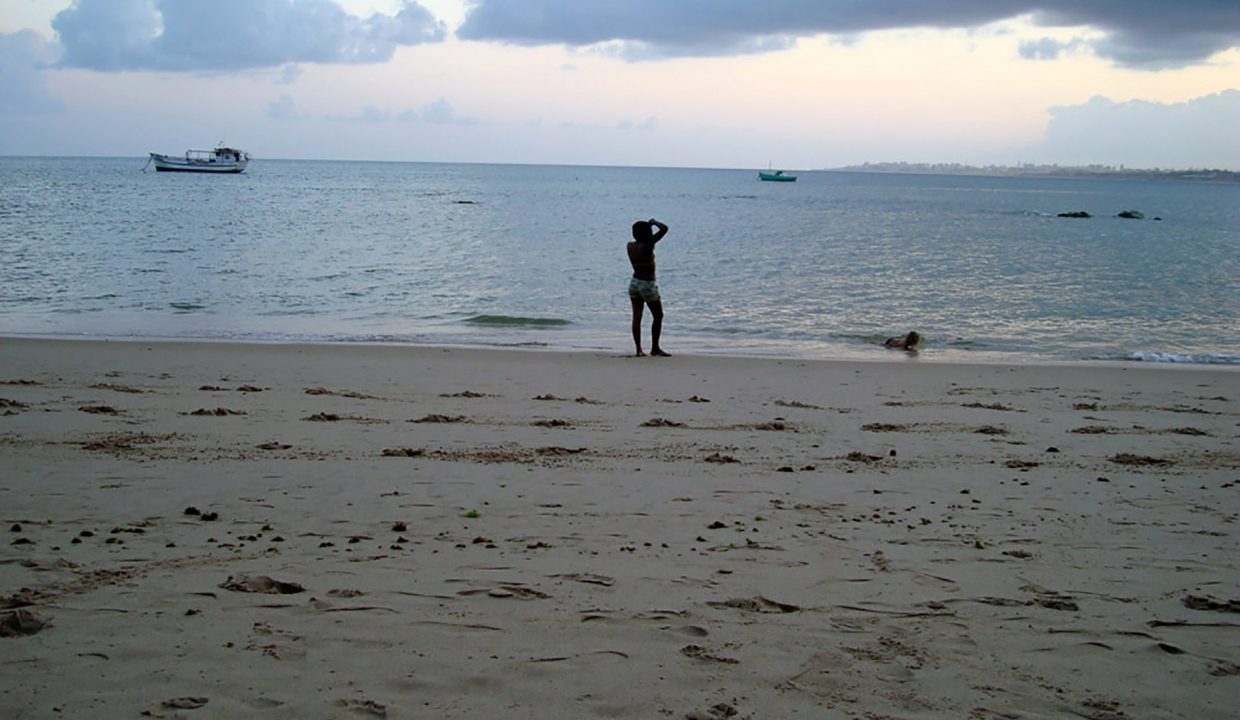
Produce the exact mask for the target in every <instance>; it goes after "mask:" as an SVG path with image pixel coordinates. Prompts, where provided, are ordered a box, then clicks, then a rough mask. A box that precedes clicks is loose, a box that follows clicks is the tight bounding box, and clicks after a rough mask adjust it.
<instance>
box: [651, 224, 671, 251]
mask: <svg viewBox="0 0 1240 720" xmlns="http://www.w3.org/2000/svg"><path fill="white" fill-rule="evenodd" d="M650 224H651V225H653V226H655V228H657V229H656V230H655V231H654V233H653V234H651V236H650V244H651V245H653V244H655V243H657V242H659V241H660V240H662V239H663V236H664V235H666V234H667V226H666V225H664V224H663V223H661V222H659V221H658V220H655V219H654V218H650Z"/></svg>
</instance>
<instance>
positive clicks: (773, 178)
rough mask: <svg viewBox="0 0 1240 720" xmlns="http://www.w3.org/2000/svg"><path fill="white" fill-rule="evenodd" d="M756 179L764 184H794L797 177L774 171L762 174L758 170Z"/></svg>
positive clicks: (781, 171)
mask: <svg viewBox="0 0 1240 720" xmlns="http://www.w3.org/2000/svg"><path fill="white" fill-rule="evenodd" d="M758 179H759V180H763V181H765V182H796V181H797V176H796V175H785V174H784V171H783V170H776V171H775V172H762V171H761V170H759V171H758Z"/></svg>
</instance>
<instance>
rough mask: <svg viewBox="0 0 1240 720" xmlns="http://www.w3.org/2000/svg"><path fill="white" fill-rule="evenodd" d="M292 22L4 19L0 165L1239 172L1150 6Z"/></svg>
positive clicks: (619, 8) (1200, 40)
mask: <svg viewBox="0 0 1240 720" xmlns="http://www.w3.org/2000/svg"><path fill="white" fill-rule="evenodd" d="M310 4H311V3H308V2H305V1H303V0H269V1H268V2H263V3H219V4H210V5H206V4H203V5H199V4H195V3H188V4H187V3H184V2H179V1H178V0H158V1H157V0H126V1H125V2H120V1H116V2H103V1H102V0H75V1H73V2H69V1H68V0H12V1H11V2H8V3H6V4H5V6H4V8H3V9H2V10H0V42H3V46H2V47H3V49H4V53H3V54H2V55H0V58H3V60H2V62H3V66H2V67H0V69H2V70H3V73H4V75H5V83H4V86H3V87H0V154H6V155H122V156H123V155H135V156H142V155H144V154H145V153H147V152H149V151H151V150H156V149H159V148H165V149H168V148H177V147H180V146H182V145H185V144H186V143H190V144H194V143H197V144H203V143H214V142H215V141H216V140H221V139H223V140H226V141H228V142H231V143H236V144H241V145H244V146H246V147H247V148H252V149H253V152H254V153H255V154H256V155H257V156H260V157H271V158H322V159H368V160H380V159H391V160H427V161H463V162H513V163H564V164H603V165H653V166H692V167H752V166H759V165H761V166H765V165H766V164H767V163H768V162H775V163H777V164H780V165H783V166H786V167H795V168H822V167H839V166H843V165H849V164H856V163H862V162H867V161H874V162H880V161H912V162H964V163H971V164H992V163H993V164H1014V163H1017V162H1035V163H1060V164H1089V163H1103V164H1127V165H1129V166H1165V167H1219V168H1226V169H1237V168H1240V141H1238V140H1237V139H1236V135H1235V133H1234V131H1233V130H1232V128H1234V127H1236V126H1240V49H1238V47H1240V20H1238V19H1237V15H1240V12H1238V11H1237V10H1236V9H1235V8H1234V7H1230V8H1229V7H1228V4H1227V3H1180V4H1162V5H1161V6H1160V7H1162V8H1168V9H1165V10H1162V11H1161V14H1162V15H1169V16H1170V17H1167V18H1162V19H1160V20H1158V21H1157V22H1155V21H1154V20H1151V21H1150V22H1151V27H1149V28H1146V27H1141V26H1133V27H1129V26H1127V25H1125V24H1124V23H1126V22H1128V20H1127V19H1126V18H1125V16H1124V14H1121V13H1115V15H1116V16H1115V17H1110V16H1109V14H1108V13H1109V11H1108V10H1107V8H1108V7H1109V6H1110V4H1108V3H1078V4H1077V5H1075V6H1071V7H1074V8H1077V9H1076V10H1065V11H1058V10H1057V8H1058V7H1059V6H1060V5H1063V4H1062V3H1056V2H1043V3H1039V2H1028V3H1024V5H1025V6H1027V12H1024V13H1022V14H1017V15H1012V16H1010V17H1002V14H999V15H994V14H993V13H990V12H989V10H987V7H988V6H987V4H986V3H926V4H924V6H919V8H921V9H920V10H919V11H918V13H919V14H918V16H917V17H906V16H905V14H904V13H902V12H901V10H900V7H899V4H897V3H881V2H880V3H872V4H870V5H869V8H870V9H869V12H868V13H867V15H866V16H865V17H856V18H842V17H838V16H837V15H830V14H827V15H826V16H824V17H823V18H820V19H818V20H815V19H814V18H812V17H810V18H809V19H807V20H805V21H804V24H803V25H801V26H800V27H794V25H796V23H794V22H792V21H788V20H781V19H780V17H779V16H781V15H788V16H789V17H797V16H796V15H795V13H792V11H791V10H790V8H791V9H795V7H796V6H798V5H800V4H801V3H798V2H794V1H792V0H789V1H788V2H777V3H766V4H758V3H733V4H728V5H726V6H721V8H720V9H719V11H718V13H717V15H718V17H714V18H709V19H708V18H693V17H690V16H688V15H686V14H685V11H683V10H680V9H678V8H679V7H681V5H682V4H680V3H675V2H667V3H659V4H648V3H622V4H618V5H616V6H615V8H616V9H614V10H605V9H604V8H610V7H612V6H611V5H609V4H605V3H599V4H597V5H594V4H589V3H586V4H575V5H574V4H570V5H564V4H563V3H561V2H555V1H552V0H531V1H530V2H502V1H501V0H484V1H483V2H477V3H466V2H464V1H463V0H437V1H436V2H423V3H421V4H418V3H413V2H400V1H399V0H369V1H362V0H337V1H336V2H334V3H327V5H331V6H333V7H334V8H335V9H336V10H337V11H338V12H337V13H336V14H335V15H334V16H333V17H331V18H329V19H328V20H324V21H323V22H324V23H325V25H324V26H323V27H319V28H314V30H315V31H316V32H317V34H310V35H308V36H307V37H305V38H302V37H294V36H293V33H294V31H293V30H289V29H288V28H290V27H297V26H296V23H295V22H292V21H290V22H289V23H288V25H286V26H282V27H283V30H280V31H277V30H276V29H274V28H273V27H262V23H263V20H262V19H261V18H262V17H263V16H264V15H263V13H264V12H265V13H266V16H281V17H285V18H286V19H288V18H295V17H296V16H297V13H298V12H302V11H305V9H306V8H307V7H308V6H309V5H310ZM319 4H322V3H319ZM831 5H833V3H815V4H813V7H814V8H820V7H827V6H831ZM1093 5H1099V6H1101V7H1100V9H1098V10H1096V11H1095V10H1093V9H1091V6H1093ZM566 7H571V8H573V10H572V11H571V12H568V11H564V12H561V10H563V8H566ZM1065 7H1068V6H1065ZM203 8H211V10H210V12H211V13H213V14H214V15H215V16H216V20H215V21H212V22H207V18H206V17H205V16H206V15H207V13H205V12H203ZM273 8H274V9H275V10H272V9H273ZM936 8H939V10H941V12H939V14H938V15H936ZM260 10H262V12H260ZM276 11H278V12H276ZM1124 12H1125V13H1127V12H1128V11H1127V10H1125V11H1124ZM813 14H818V15H822V14H823V13H822V12H817V13H813ZM1131 14H1132V15H1137V14H1138V12H1137V10H1136V9H1133V10H1132V13H1131ZM322 15H323V14H320V15H318V16H316V17H319V18H320V19H321V18H322ZM557 19H558V20H557ZM558 21H562V22H561V23H560V25H557V22H558ZM1159 23H1161V24H1159ZM161 27H163V28H164V29H163V30H160V29H159V28H161ZM161 32H162V33H164V35H159V34H160V33H161ZM187 32H188V33H190V35H191V36H192V35H193V33H195V32H203V33H219V34H220V35H223V36H225V37H224V38H223V39H220V40H219V41H218V42H210V41H208V40H207V39H206V38H205V37H203V38H199V39H198V41H197V42H189V43H188V45H189V46H188V47H187V46H186V40H185V37H184V36H185V34H186V33H187ZM350 32H352V33H355V34H356V35H357V37H350V36H348V33H350ZM152 33H155V34H156V36H157V37H156V39H155V40H153V41H152V40H151V39H150V36H151V34H152ZM173 33H175V34H176V40H177V41H178V42H180V43H181V45H177V44H174V43H173V42H171V41H170V42H168V43H161V42H160V41H161V40H162V39H164V37H165V36H166V35H171V34H173ZM367 33H369V35H367ZM231 34H235V35H236V37H227V36H228V35H231ZM135 38H137V40H135ZM376 38H378V39H376ZM134 43H137V44H134ZM143 43H146V45H143ZM333 43H336V45H333ZM350 43H353V44H350ZM329 46H330V47H329ZM1057 126H1059V127H1057ZM1068 126H1071V132H1068V131H1065V130H1063V129H1062V128H1065V127H1068ZM1156 139H1157V140H1156Z"/></svg>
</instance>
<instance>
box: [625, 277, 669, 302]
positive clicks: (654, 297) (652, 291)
mask: <svg viewBox="0 0 1240 720" xmlns="http://www.w3.org/2000/svg"><path fill="white" fill-rule="evenodd" d="M629 297H630V298H632V299H634V300H645V301H646V302H648V303H652V302H660V301H661V298H660V297H659V286H658V284H656V283H655V281H654V280H639V279H637V278H633V279H632V280H629Z"/></svg>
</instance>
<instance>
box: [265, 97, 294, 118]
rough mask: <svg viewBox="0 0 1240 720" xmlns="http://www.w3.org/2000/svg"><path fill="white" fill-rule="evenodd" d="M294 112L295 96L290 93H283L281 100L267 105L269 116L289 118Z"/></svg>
mask: <svg viewBox="0 0 1240 720" xmlns="http://www.w3.org/2000/svg"><path fill="white" fill-rule="evenodd" d="M293 113H294V109H293V98H292V97H290V96H288V95H281V96H280V99H279V100H276V101H275V102H272V103H269V104H268V105H267V117H269V118H273V119H275V120H288V119H289V118H291V117H293Z"/></svg>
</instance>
